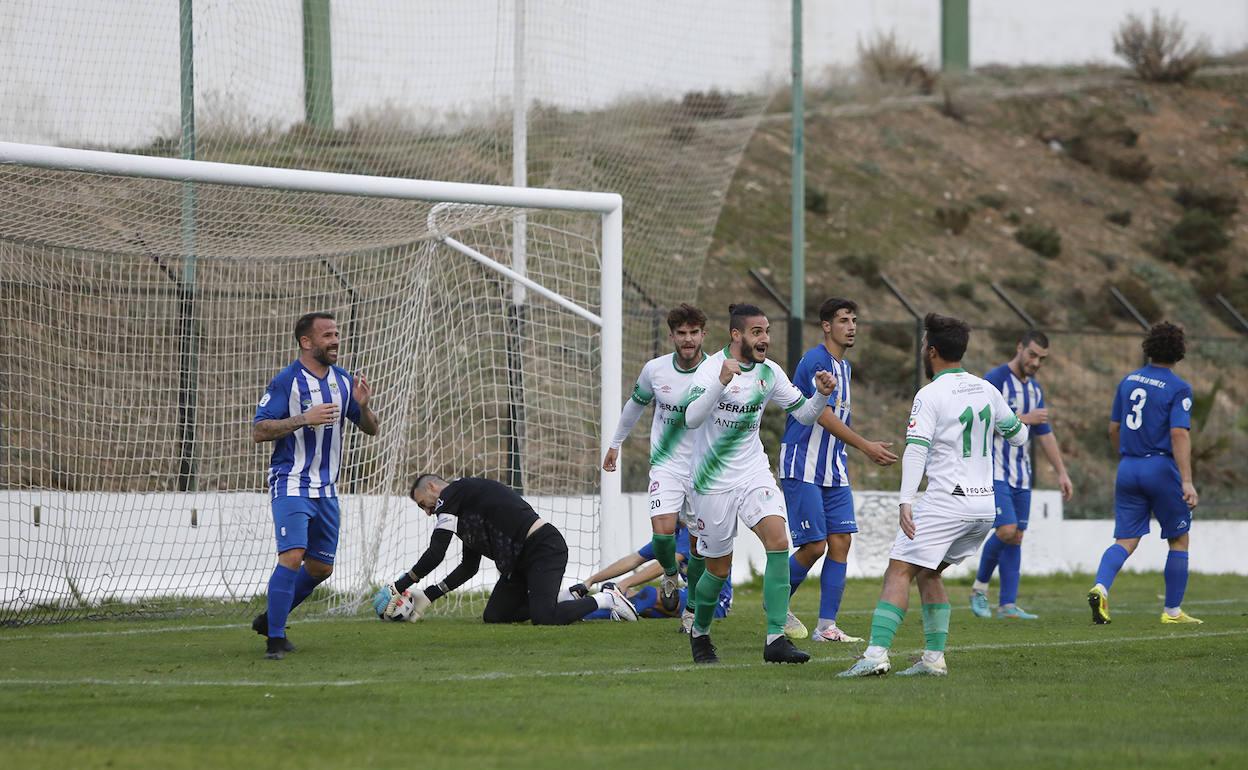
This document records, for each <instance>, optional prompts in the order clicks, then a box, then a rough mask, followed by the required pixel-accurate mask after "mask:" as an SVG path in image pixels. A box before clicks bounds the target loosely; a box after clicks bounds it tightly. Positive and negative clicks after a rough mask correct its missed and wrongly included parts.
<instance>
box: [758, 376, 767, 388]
mask: <svg viewBox="0 0 1248 770" xmlns="http://www.w3.org/2000/svg"><path fill="white" fill-rule="evenodd" d="M758 389H759V390H767V380H764V379H763V378H762V377H759V378H758Z"/></svg>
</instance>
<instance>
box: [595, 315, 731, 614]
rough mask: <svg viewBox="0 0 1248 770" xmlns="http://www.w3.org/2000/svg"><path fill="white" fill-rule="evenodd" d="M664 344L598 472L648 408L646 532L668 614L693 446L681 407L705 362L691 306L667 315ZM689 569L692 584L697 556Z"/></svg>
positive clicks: (612, 461) (613, 459)
mask: <svg viewBox="0 0 1248 770" xmlns="http://www.w3.org/2000/svg"><path fill="white" fill-rule="evenodd" d="M667 328H668V339H669V340H671V343H672V347H673V348H674V351H673V352H672V354H671V355H663V356H659V357H658V358H654V359H651V360H650V361H647V362H646V365H645V366H643V367H642V368H641V374H639V375H638V376H637V384H636V385H634V386H633V394H632V396H631V397H630V398H629V399H628V401H627V402H626V403H625V404H624V411H623V412H622V413H621V414H620V422H619V427H618V428H617V429H616V431H615V436H614V437H612V439H611V446H610V448H609V449H608V450H607V456H606V457H605V458H603V461H602V467H603V470H606V471H614V470H615V469H616V463H617V461H618V459H619V453H620V445H621V444H623V443H624V439H626V438H628V434H629V432H630V431H631V430H632V429H633V426H634V425H636V424H637V420H638V419H639V418H640V417H641V414H642V412H643V411H645V408H646V407H647V406H648V405H649V404H650V403H651V402H653V403H654V419H653V420H652V421H651V423H650V528H651V531H652V532H653V535H652V536H651V543H652V544H653V547H654V558H655V560H657V561H658V562H659V564H660V565H662V567H663V577H662V578H661V580H660V583H659V600H660V601H661V602H662V604H663V608H664V609H666V610H667V611H668V612H675V611H676V606H677V604H678V603H679V598H678V597H677V591H678V590H679V589H680V578H679V575H678V574H677V565H676V520H677V517H678V516H679V515H680V512H681V510H682V509H683V508H684V507H685V503H686V500H687V499H688V495H689V491H690V487H689V452H690V448H691V446H692V444H693V442H692V436H691V432H690V431H689V430H687V429H686V427H685V407H686V406H687V405H688V403H689V396H688V393H689V385H690V383H691V382H692V379H693V374H694V372H695V371H697V368H698V365H699V364H701V363H702V362H703V361H705V360H706V354H705V353H703V352H702V341H703V339H705V338H706V314H705V313H703V312H702V311H701V310H698V309H697V308H696V307H694V306H692V305H688V304H684V303H682V304H680V305H678V306H677V307H674V308H672V310H671V312H669V313H668V314H667ZM693 558H694V561H695V562H696V563H691V564H690V570H691V571H692V573H693V574H692V576H691V577H692V579H693V581H694V582H695V583H696V582H697V578H698V576H699V575H701V573H702V570H703V561H702V559H701V557H698V556H696V555H695V556H694V557H693Z"/></svg>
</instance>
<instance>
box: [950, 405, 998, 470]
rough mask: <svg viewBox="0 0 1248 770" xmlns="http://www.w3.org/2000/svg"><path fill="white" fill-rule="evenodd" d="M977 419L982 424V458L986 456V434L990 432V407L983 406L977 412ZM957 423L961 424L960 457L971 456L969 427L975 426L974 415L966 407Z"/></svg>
mask: <svg viewBox="0 0 1248 770" xmlns="http://www.w3.org/2000/svg"><path fill="white" fill-rule="evenodd" d="M979 419H980V421H981V422H983V424H984V442H983V450H982V451H983V456H984V457H987V456H988V434H989V433H991V432H992V427H991V426H992V422H991V421H992V406H991V405H985V406H984V408H983V409H981V410H980V411H979ZM958 422H960V423H962V456H963V457H970V456H971V427H972V426H974V424H975V413H974V412H973V411H971V408H970V407H969V406H968V407H967V408H966V409H965V410H964V411H963V412H962V414H960V415H958Z"/></svg>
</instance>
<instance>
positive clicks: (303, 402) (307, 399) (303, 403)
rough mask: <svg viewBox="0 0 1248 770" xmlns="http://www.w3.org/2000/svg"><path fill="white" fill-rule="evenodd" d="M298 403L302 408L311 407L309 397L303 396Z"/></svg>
mask: <svg viewBox="0 0 1248 770" xmlns="http://www.w3.org/2000/svg"><path fill="white" fill-rule="evenodd" d="M299 405H300V406H302V407H303V408H304V409H311V408H312V399H310V398H305V399H304V400H302V401H300V402H299Z"/></svg>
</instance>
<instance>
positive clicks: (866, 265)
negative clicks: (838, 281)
mask: <svg viewBox="0 0 1248 770" xmlns="http://www.w3.org/2000/svg"><path fill="white" fill-rule="evenodd" d="M838 261H839V262H840V264H841V267H842V268H844V269H845V272H847V273H849V274H850V275H854V276H857V277H858V278H860V279H862V282H863V283H865V284H866V285H867V286H870V287H871V288H872V289H878V288H880V287H882V286H883V285H884V279H883V278H882V277H881V276H880V258H879V256H877V255H875V254H846V255H845V256H843V257H841V258H840V260H838Z"/></svg>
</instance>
